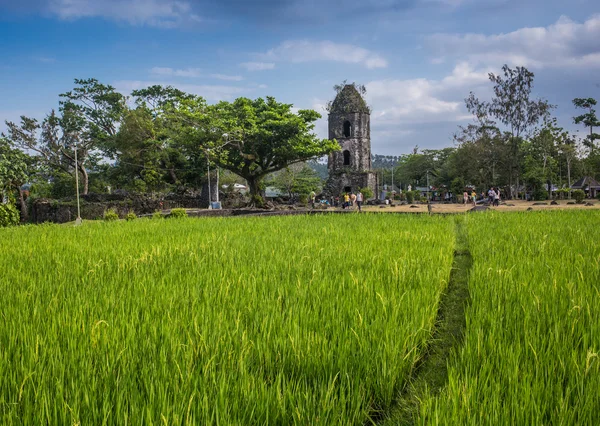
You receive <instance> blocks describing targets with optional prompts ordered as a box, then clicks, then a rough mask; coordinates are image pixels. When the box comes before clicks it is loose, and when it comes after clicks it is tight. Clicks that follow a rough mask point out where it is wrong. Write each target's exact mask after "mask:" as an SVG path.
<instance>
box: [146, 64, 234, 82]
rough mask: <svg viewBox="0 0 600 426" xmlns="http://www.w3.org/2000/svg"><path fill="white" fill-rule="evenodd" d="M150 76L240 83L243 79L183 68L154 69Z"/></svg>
mask: <svg viewBox="0 0 600 426" xmlns="http://www.w3.org/2000/svg"><path fill="white" fill-rule="evenodd" d="M150 74H152V75H156V76H161V77H186V78H201V77H208V78H214V79H217V80H224V81H242V80H243V79H244V77H242V76H241V75H227V74H206V75H205V74H203V73H202V70H201V69H200V68H185V69H174V68H169V67H154V68H152V69H151V70H150Z"/></svg>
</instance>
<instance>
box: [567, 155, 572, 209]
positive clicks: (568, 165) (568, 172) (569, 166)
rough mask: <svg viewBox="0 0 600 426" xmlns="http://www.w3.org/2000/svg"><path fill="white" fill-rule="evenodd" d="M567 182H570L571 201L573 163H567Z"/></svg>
mask: <svg viewBox="0 0 600 426" xmlns="http://www.w3.org/2000/svg"><path fill="white" fill-rule="evenodd" d="M567 181H568V182H569V200H570V199H571V161H570V160H569V161H567Z"/></svg>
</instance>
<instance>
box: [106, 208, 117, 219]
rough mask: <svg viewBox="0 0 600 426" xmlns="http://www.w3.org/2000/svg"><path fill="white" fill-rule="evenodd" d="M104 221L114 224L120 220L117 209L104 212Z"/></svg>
mask: <svg viewBox="0 0 600 426" xmlns="http://www.w3.org/2000/svg"><path fill="white" fill-rule="evenodd" d="M104 220H105V221H107V222H114V221H115V220H119V215H118V214H117V212H116V211H115V209H108V210H106V211H105V212H104Z"/></svg>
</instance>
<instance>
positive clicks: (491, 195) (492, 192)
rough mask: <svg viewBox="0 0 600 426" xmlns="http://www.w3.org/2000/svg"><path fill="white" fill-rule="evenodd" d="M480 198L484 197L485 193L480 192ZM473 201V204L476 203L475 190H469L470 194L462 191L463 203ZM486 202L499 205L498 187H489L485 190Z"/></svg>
mask: <svg viewBox="0 0 600 426" xmlns="http://www.w3.org/2000/svg"><path fill="white" fill-rule="evenodd" d="M481 199H485V193H483V192H482V193H481ZM469 202H471V203H473V206H476V205H477V193H476V192H475V190H472V191H471V194H470V195H469V193H468V192H467V191H465V192H463V204H467V203H469ZM487 202H488V205H490V206H499V205H500V188H494V187H490V189H489V190H488V192H487Z"/></svg>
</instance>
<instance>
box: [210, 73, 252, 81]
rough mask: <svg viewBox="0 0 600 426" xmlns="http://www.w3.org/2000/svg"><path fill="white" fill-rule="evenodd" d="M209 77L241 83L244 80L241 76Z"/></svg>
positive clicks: (214, 75)
mask: <svg viewBox="0 0 600 426" xmlns="http://www.w3.org/2000/svg"><path fill="white" fill-rule="evenodd" d="M210 76H211V77H212V78H216V79H217V80H224V81H242V80H243V79H244V77H242V76H241V75H226V74H211V75H210Z"/></svg>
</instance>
